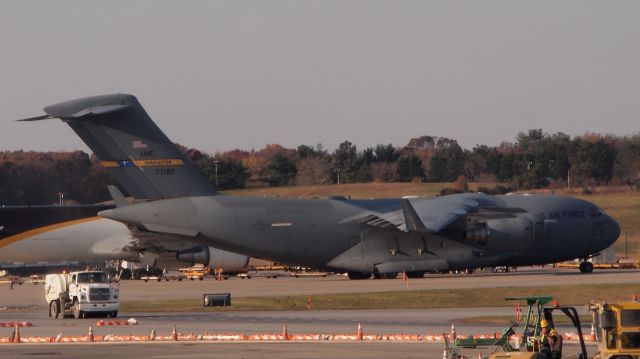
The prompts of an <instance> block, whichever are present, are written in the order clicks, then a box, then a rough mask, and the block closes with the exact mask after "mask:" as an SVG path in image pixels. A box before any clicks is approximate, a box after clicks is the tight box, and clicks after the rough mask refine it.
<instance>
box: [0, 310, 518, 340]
mask: <svg viewBox="0 0 640 359" xmlns="http://www.w3.org/2000/svg"><path fill="white" fill-rule="evenodd" d="M481 315H492V316H510V315H513V308H452V309H419V310H408V309H385V310H378V309H375V310H326V311H325V310H310V311H306V310H304V311H273V312H259V311H247V312H217V313H216V312H187V313H122V315H120V319H128V318H135V319H136V320H137V321H138V323H139V324H138V325H136V326H113V327H97V326H96V322H97V321H99V320H101V319H103V318H87V319H64V320H60V319H57V320H54V319H50V318H48V316H47V313H46V312H44V311H37V312H24V313H4V314H2V315H0V318H2V320H0V321H26V322H31V323H33V324H34V327H29V328H23V329H22V330H21V332H22V333H23V335H28V336H36V335H40V336H45V335H46V336H51V335H56V334H58V333H59V332H60V331H63V332H64V333H65V334H66V335H85V334H87V331H88V329H89V325H93V329H94V334H96V335H102V334H116V335H118V334H122V335H127V334H134V335H147V334H149V333H150V332H151V330H152V329H154V328H156V330H157V331H158V334H167V335H168V334H169V333H170V332H171V329H172V327H173V326H174V325H175V326H176V327H177V329H178V330H179V331H180V332H182V333H197V334H202V333H205V332H208V333H241V334H253V333H282V327H283V324H284V323H286V324H287V327H288V330H289V333H290V334H295V333H299V334H302V333H318V334H355V332H356V328H357V326H358V324H361V325H362V328H363V331H364V332H365V333H370V334H400V333H405V334H441V333H449V331H450V329H451V322H452V321H453V322H455V321H456V319H458V318H465V317H472V316H481ZM508 324H509V321H508V320H505V322H504V326H506V325H508ZM456 327H457V332H458V333H459V334H485V333H493V332H495V331H496V330H498V329H500V328H501V327H502V325H494V324H492V325H483V324H463V323H458V324H457V326H456ZM12 330H13V329H12V328H0V336H8V335H9V334H10V333H11V331H12Z"/></svg>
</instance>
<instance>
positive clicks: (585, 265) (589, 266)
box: [580, 262, 593, 273]
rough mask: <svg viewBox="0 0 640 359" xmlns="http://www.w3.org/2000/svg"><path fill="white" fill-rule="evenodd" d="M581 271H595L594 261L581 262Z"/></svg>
mask: <svg viewBox="0 0 640 359" xmlns="http://www.w3.org/2000/svg"><path fill="white" fill-rule="evenodd" d="M580 272H581V273H591V272H593V263H591V262H582V263H580Z"/></svg>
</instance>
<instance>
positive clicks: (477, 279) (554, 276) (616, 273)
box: [0, 268, 640, 307]
mask: <svg viewBox="0 0 640 359" xmlns="http://www.w3.org/2000/svg"><path fill="white" fill-rule="evenodd" d="M638 282H640V271H638V270H625V271H620V270H602V271H596V272H593V273H591V274H582V273H580V272H578V271H577V269H551V268H549V269H539V268H536V269H526V270H523V269H521V270H520V271H518V272H511V273H498V274H474V275H430V276H427V277H425V278H420V279H410V280H409V286H410V289H412V290H430V289H456V288H478V289H481V288H496V287H509V286H541V287H548V286H566V285H579V284H616V283H638ZM405 289H406V287H405V283H404V282H403V281H402V280H401V279H386V280H373V279H370V280H359V281H354V280H349V279H347V278H346V277H343V276H329V277H326V278H322V277H319V278H293V277H291V278H282V277H280V278H277V279H267V278H252V279H240V278H235V277H234V278H231V279H229V280H225V281H216V280H212V279H207V280H204V281H182V282H177V281H171V282H156V281H149V282H143V281H122V282H120V293H121V301H123V302H126V301H142V300H149V299H190V298H191V299H192V298H202V294H204V293H219V292H229V293H231V295H232V297H255V296H272V295H274V296H277V295H311V294H320V293H323V294H326V293H364V292H385V291H398V290H405ZM45 305H46V303H45V300H44V295H43V286H42V285H41V284H38V285H33V284H28V283H25V284H23V285H20V286H18V285H16V286H14V289H13V290H10V289H9V286H8V285H2V286H0V307H2V306H6V307H14V306H45Z"/></svg>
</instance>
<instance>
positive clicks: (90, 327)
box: [89, 325, 93, 342]
mask: <svg viewBox="0 0 640 359" xmlns="http://www.w3.org/2000/svg"><path fill="white" fill-rule="evenodd" d="M89 341H90V342H92V341H93V327H92V326H91V325H90V326H89Z"/></svg>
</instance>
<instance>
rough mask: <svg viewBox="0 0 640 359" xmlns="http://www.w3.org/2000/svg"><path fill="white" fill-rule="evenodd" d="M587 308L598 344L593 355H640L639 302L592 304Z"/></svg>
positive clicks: (627, 358) (621, 358)
mask: <svg viewBox="0 0 640 359" xmlns="http://www.w3.org/2000/svg"><path fill="white" fill-rule="evenodd" d="M589 310H591V312H592V314H593V323H594V326H595V333H596V341H597V343H598V353H597V354H596V356H595V357H596V358H601V359H637V358H640V303H638V302H635V301H634V302H626V303H620V304H607V303H604V302H603V303H595V304H590V305H589Z"/></svg>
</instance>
